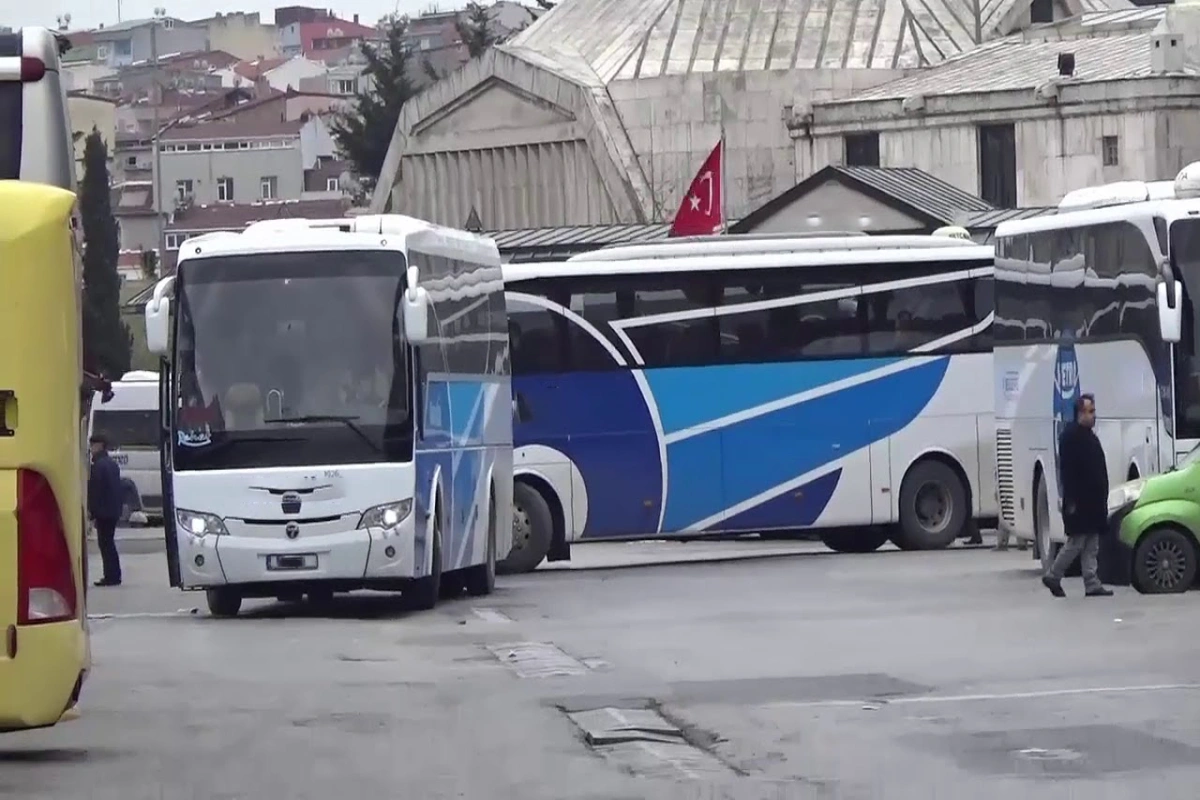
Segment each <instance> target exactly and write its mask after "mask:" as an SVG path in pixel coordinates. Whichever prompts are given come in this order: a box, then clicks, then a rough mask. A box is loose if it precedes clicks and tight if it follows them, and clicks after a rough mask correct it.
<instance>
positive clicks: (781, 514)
mask: <svg viewBox="0 0 1200 800" xmlns="http://www.w3.org/2000/svg"><path fill="white" fill-rule="evenodd" d="M841 477H842V470H841V468H840V467H839V468H837V469H834V470H832V471H830V472H826V473H825V474H824V475H821V476H819V477H817V478H814V479H813V480H811V481H809V482H808V483H804V484H801V485H800V486H797V487H796V488H794V489H789V490H788V491H786V492H782V493H781V494H778V495H776V496H775V497H772V498H771V499H770V500H767V501H766V502H763V503H760V504H758V505H756V506H754V507H753V508H748V509H746V510H745V511H742V512H740V513H737V514H733V515H732V516H729V517H726V518H725V519H724V520H723V521H721V522H720V523H717V524H715V525H713V526H712V527H714V528H719V529H727V530H749V531H753V530H767V529H770V528H791V527H805V526H808V525H812V524H814V523H816V521H817V520H818V519H820V517H821V513H822V512H824V511H825V507H826V506H828V505H829V501H830V500H832V499H833V492H834V490H836V489H837V487H838V482H839V481H840V480H841Z"/></svg>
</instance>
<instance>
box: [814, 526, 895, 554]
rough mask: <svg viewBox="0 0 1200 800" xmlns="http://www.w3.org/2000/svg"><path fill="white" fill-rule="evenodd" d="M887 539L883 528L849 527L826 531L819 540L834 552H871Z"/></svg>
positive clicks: (886, 533) (881, 545)
mask: <svg viewBox="0 0 1200 800" xmlns="http://www.w3.org/2000/svg"><path fill="white" fill-rule="evenodd" d="M887 540H888V532H887V530H886V529H884V528H874V527H872V528H850V529H841V530H831V531H826V532H824V533H822V534H821V542H822V543H824V545H825V546H826V547H828V548H829V549H830V550H832V551H834V552H835V553H873V552H875V551H876V550H878V549H879V548H881V547H883V545H884V543H885V542H886V541H887Z"/></svg>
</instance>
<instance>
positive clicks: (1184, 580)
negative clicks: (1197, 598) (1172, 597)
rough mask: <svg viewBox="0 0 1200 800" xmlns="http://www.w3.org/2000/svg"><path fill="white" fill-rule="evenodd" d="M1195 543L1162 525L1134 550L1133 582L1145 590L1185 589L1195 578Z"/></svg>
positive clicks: (1142, 590) (1171, 590) (1135, 585)
mask: <svg viewBox="0 0 1200 800" xmlns="http://www.w3.org/2000/svg"><path fill="white" fill-rule="evenodd" d="M1196 567H1197V553H1196V545H1195V543H1194V542H1192V540H1191V539H1189V538H1188V537H1187V536H1186V535H1184V534H1183V532H1181V531H1179V530H1176V529H1175V528H1172V527H1168V526H1163V527H1160V528H1155V529H1153V530H1151V531H1150V532H1148V533H1147V534H1146V535H1145V536H1143V537H1142V540H1141V541H1140V542H1138V545H1137V549H1136V550H1134V553H1133V585H1134V588H1136V589H1137V590H1138V591H1139V592H1141V593H1142V594H1177V593H1179V592H1186V591H1187V590H1188V589H1190V588H1191V587H1192V584H1193V583H1195V582H1196Z"/></svg>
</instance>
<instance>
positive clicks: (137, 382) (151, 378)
mask: <svg viewBox="0 0 1200 800" xmlns="http://www.w3.org/2000/svg"><path fill="white" fill-rule="evenodd" d="M159 430H160V428H159V424H158V373H157V372H149V371H146V370H135V371H133V372H127V373H125V374H124V375H122V376H121V380H119V381H115V382H113V383H112V384H111V386H109V387H107V388H106V389H105V390H104V391H96V392H95V394H94V396H93V399H92V404H91V417H90V418H89V420H88V436H89V437H90V436H92V435H93V434H97V433H99V434H103V435H104V436H105V438H106V439H107V440H108V443H109V448H110V451H111V453H112V457H113V460H114V461H116V462H117V464H118V465H120V467H121V479H122V480H121V483H122V487H123V490H124V492H125V496H124V503H123V510H122V512H121V520H122V521H123V522H131V523H134V524H147V523H149V522H152V521H153V522H158V521H161V520H162V473H161V471H160V469H159V455H158V454H159V441H158V439H159Z"/></svg>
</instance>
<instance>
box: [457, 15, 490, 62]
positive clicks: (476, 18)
mask: <svg viewBox="0 0 1200 800" xmlns="http://www.w3.org/2000/svg"><path fill="white" fill-rule="evenodd" d="M491 22H492V21H491V18H490V17H489V16H488V10H487V8H486V7H484V6H483V5H480V4H479V3H475V2H471V3H467V7H466V9H465V10H464V11H463V12H462V13H461V14H459V15H458V20H457V21H456V22H455V23H454V27H455V28H457V29H458V38H459V39H461V40H462V43H463V44H465V45H466V46H467V53H469V54H470V56H471V58H478V57H479V56H481V55H483V54H484V53H486V52H487V49H488V48H489V47H491V46H492V44H493V43H494V42H495V41H496V37H495V36H493V35H492V27H491Z"/></svg>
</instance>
